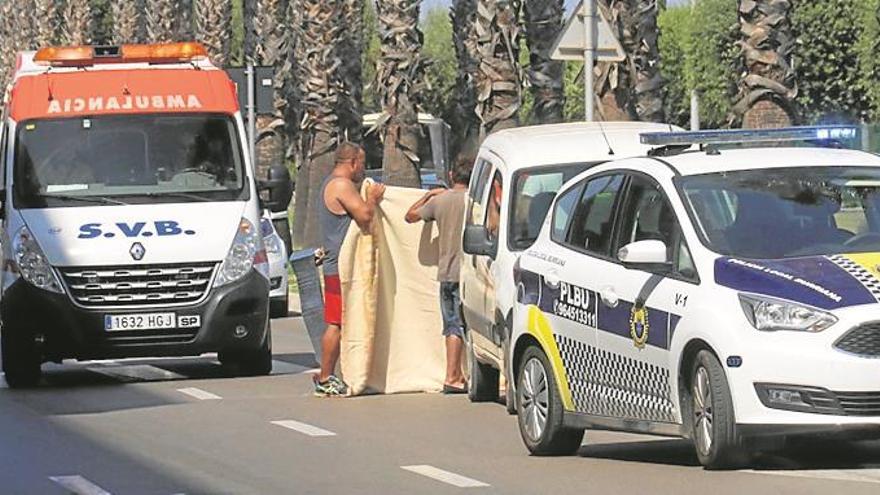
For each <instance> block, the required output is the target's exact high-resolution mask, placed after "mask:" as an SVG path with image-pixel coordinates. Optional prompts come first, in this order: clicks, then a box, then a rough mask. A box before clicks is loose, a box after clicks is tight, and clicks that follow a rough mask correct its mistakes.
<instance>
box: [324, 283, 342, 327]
mask: <svg viewBox="0 0 880 495" xmlns="http://www.w3.org/2000/svg"><path fill="white" fill-rule="evenodd" d="M324 322H325V323H327V324H328V325H338V326H342V284H341V283H340V282H339V275H324Z"/></svg>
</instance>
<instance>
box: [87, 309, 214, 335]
mask: <svg viewBox="0 0 880 495" xmlns="http://www.w3.org/2000/svg"><path fill="white" fill-rule="evenodd" d="M201 319H202V318H201V317H200V316H198V315H187V316H177V314H176V313H142V314H134V315H105V316H104V330H107V331H114V330H161V329H165V328H197V327H198V326H199V325H200V324H201Z"/></svg>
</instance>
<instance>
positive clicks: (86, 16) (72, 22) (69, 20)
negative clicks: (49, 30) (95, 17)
mask: <svg viewBox="0 0 880 495" xmlns="http://www.w3.org/2000/svg"><path fill="white" fill-rule="evenodd" d="M61 18H62V21H63V22H62V23H61V43H63V44H65V45H88V44H89V43H91V41H92V8H91V5H90V4H89V1H88V0H67V1H66V2H65V3H64V7H63V9H62V11H61Z"/></svg>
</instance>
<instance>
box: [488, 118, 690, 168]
mask: <svg viewBox="0 0 880 495" xmlns="http://www.w3.org/2000/svg"><path fill="white" fill-rule="evenodd" d="M670 130H680V129H678V128H676V127H674V126H670V125H669V124H654V123H647V122H603V123H601V124H600V123H597V122H578V123H570V124H549V125H537V126H527V127H517V128H514V129H505V130H503V131H498V132H495V133H493V134H491V135H489V137H487V138H486V140H485V141H484V142H483V144H482V147H481V149H488V150H489V151H491V152H492V153H494V154H496V155H498V156H499V157H501V159H503V160H504V162H505V163H506V164H507V166H508V167H510V168H512V169H517V168H523V167H533V166H540V165H555V164H565V163H577V162H595V161H607V160H615V159H620V158H627V157H633V156H642V155H645V153H647V152H648V150H649V149H651V147H650V146H646V145H643V144H641V143H639V134H641V133H643V132H661V131H670ZM603 131H604V133H605V138H607V139H608V143H609V144H610V146H611V149H612V150H614V154H613V155H610V154H609V153H608V151H609V150H608V148H609V145H608V144H606V143H605V138H603V136H602V133H603Z"/></svg>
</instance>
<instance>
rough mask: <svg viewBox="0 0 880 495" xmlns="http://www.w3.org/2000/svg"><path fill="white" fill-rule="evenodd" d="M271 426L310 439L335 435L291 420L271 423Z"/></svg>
mask: <svg viewBox="0 0 880 495" xmlns="http://www.w3.org/2000/svg"><path fill="white" fill-rule="evenodd" d="M272 424H273V425H278V426H283V427H284V428H288V429H290V430H294V431H298V432H300V433H302V434H304V435H308V436H310V437H334V436H336V433H333V432H332V431H327V430H325V429H323V428H318V427H317V426H312V425H308V424H305V423H300V422H299V421H294V420H292V419H285V420H283V421H272Z"/></svg>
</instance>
